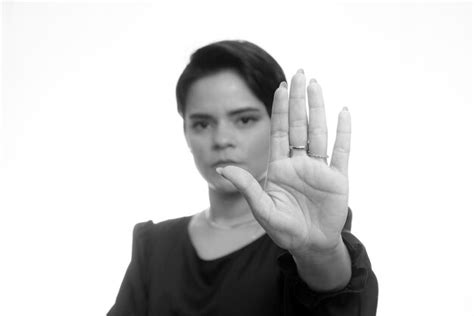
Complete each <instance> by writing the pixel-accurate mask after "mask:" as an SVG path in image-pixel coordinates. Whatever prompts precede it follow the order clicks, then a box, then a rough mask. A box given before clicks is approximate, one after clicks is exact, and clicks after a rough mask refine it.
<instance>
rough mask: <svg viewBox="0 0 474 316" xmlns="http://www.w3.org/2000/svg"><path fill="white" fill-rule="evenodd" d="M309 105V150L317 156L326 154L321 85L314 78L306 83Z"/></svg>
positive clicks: (326, 129) (326, 138)
mask: <svg viewBox="0 0 474 316" xmlns="http://www.w3.org/2000/svg"><path fill="white" fill-rule="evenodd" d="M308 105H309V127H308V129H309V131H308V138H309V151H310V152H311V153H312V154H314V155H318V156H326V154H327V147H328V127H327V124H326V110H325V108H324V100H323V93H322V90H321V86H320V85H319V84H318V83H317V82H316V80H315V79H311V80H310V81H309V85H308Z"/></svg>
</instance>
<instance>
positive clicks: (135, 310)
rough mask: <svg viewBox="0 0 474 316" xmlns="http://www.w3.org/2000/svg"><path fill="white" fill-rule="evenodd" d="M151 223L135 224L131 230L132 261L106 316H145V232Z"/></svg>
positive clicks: (146, 301)
mask: <svg viewBox="0 0 474 316" xmlns="http://www.w3.org/2000/svg"><path fill="white" fill-rule="evenodd" d="M151 225H153V222H152V221H148V222H145V223H139V224H136V225H135V227H134V229H133V244H132V259H131V261H130V264H129V266H128V268H127V272H126V273H125V277H124V279H123V281H122V285H121V286H120V290H119V293H118V295H117V299H116V301H115V304H114V306H112V308H111V309H110V311H109V312H108V313H107V316H145V315H146V314H147V310H146V307H147V305H148V297H147V293H148V290H147V283H146V282H147V280H148V278H147V276H146V271H147V268H146V262H147V260H146V258H147V253H146V249H147V247H146V243H147V236H148V234H147V231H148V230H149V228H150V227H151Z"/></svg>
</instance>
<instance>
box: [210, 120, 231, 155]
mask: <svg viewBox="0 0 474 316" xmlns="http://www.w3.org/2000/svg"><path fill="white" fill-rule="evenodd" d="M227 147H235V135H234V133H233V131H232V127H230V126H229V125H227V124H223V123H221V124H218V125H217V127H216V128H215V129H214V134H213V149H216V150H219V149H224V148H227Z"/></svg>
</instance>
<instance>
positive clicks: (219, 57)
mask: <svg viewBox="0 0 474 316" xmlns="http://www.w3.org/2000/svg"><path fill="white" fill-rule="evenodd" d="M224 69H231V70H235V71H236V72H237V73H238V74H239V75H240V76H241V77H242V79H243V80H244V81H245V83H246V84H247V86H248V87H249V88H250V90H251V91H252V92H253V93H254V94H255V96H256V97H257V98H258V99H259V100H260V101H262V103H263V104H264V105H265V108H266V109H267V113H268V115H269V116H271V113H272V103H273V94H274V93H275V90H276V89H277V88H278V86H279V84H280V83H281V82H282V81H286V78H285V74H284V72H283V70H282V68H281V67H280V65H279V64H278V63H277V62H276V60H275V59H274V58H273V57H272V56H270V54H268V53H267V52H266V51H265V50H263V49H262V48H260V47H259V46H257V45H255V44H253V43H250V42H248V41H237V40H226V41H220V42H215V43H211V44H209V45H206V46H204V47H201V48H199V49H198V50H196V51H195V52H194V53H193V54H192V55H191V58H190V61H189V64H188V65H187V66H186V68H184V70H183V72H182V73H181V76H180V77H179V79H178V83H177V85H176V100H177V103H178V112H179V114H180V115H181V116H182V117H184V112H185V108H186V98H187V96H188V92H189V88H190V87H191V85H192V84H193V83H194V82H195V81H197V80H198V79H200V78H202V77H205V76H208V75H211V74H214V73H216V72H218V71H220V70H224Z"/></svg>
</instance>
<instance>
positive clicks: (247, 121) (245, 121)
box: [237, 116, 258, 126]
mask: <svg viewBox="0 0 474 316" xmlns="http://www.w3.org/2000/svg"><path fill="white" fill-rule="evenodd" d="M257 120H258V118H257V117H253V116H242V117H240V118H239V119H238V120H237V124H238V125H242V126H247V125H251V124H253V123H254V122H256V121H257Z"/></svg>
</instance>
